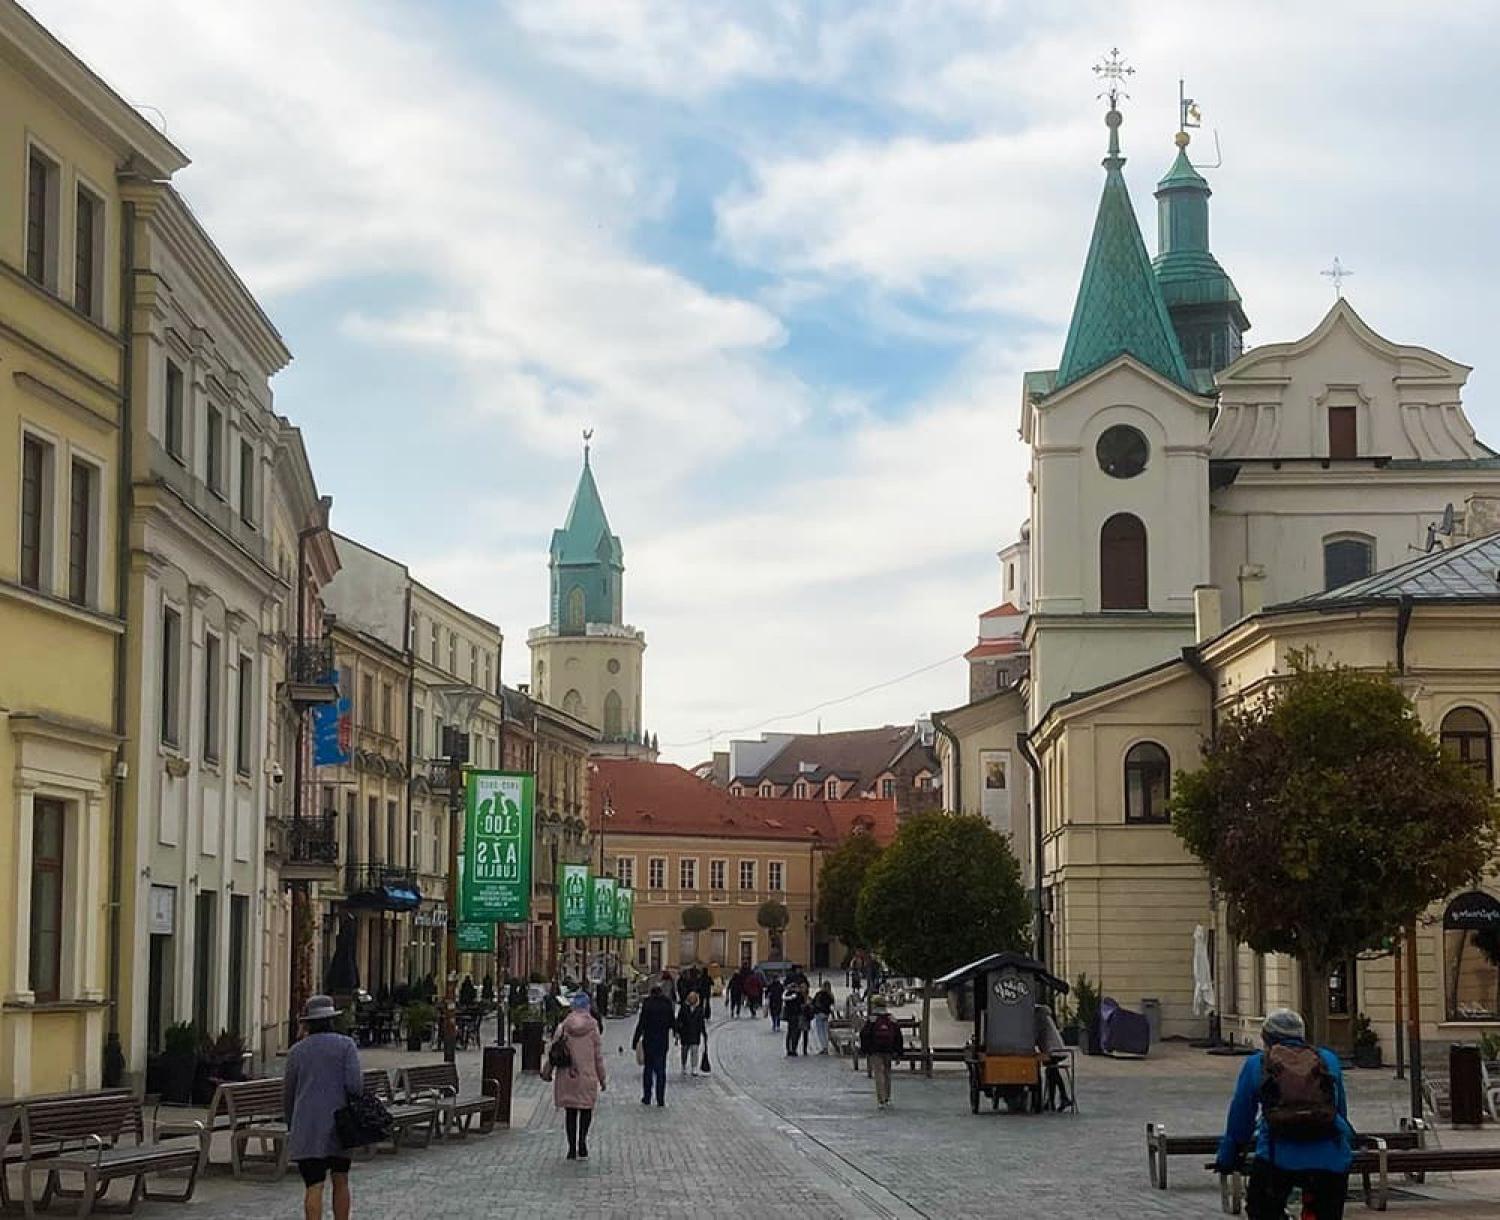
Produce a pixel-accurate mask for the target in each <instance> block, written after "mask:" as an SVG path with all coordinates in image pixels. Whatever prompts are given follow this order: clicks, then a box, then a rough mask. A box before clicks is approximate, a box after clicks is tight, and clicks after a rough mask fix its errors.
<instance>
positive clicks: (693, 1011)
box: [677, 991, 706, 1076]
mask: <svg viewBox="0 0 1500 1220" xmlns="http://www.w3.org/2000/svg"><path fill="white" fill-rule="evenodd" d="M705 1024H706V1020H705V1017H704V1013H703V1003H702V1001H701V1000H699V998H698V993H697V992H696V991H690V992H688V996H687V999H686V1000H684V1001H683V1004H682V1007H681V1008H679V1009H678V1010H677V1041H678V1042H679V1043H680V1044H681V1045H682V1074H683V1075H684V1076H686V1075H687V1074H688V1069H689V1068H691V1069H692V1074H693V1075H694V1076H696V1075H697V1074H698V1047H699V1046H700V1045H702V1043H703V1029H704V1026H705Z"/></svg>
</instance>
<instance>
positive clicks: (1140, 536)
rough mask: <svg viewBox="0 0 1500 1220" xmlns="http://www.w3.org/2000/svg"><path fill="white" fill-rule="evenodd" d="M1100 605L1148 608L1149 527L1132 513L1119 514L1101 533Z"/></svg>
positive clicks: (1112, 608) (1125, 608) (1114, 607)
mask: <svg viewBox="0 0 1500 1220" xmlns="http://www.w3.org/2000/svg"><path fill="white" fill-rule="evenodd" d="M1099 605H1100V607H1101V608H1102V609H1105V610H1144V609H1146V527H1145V526H1144V525H1142V524H1141V519H1140V518H1139V517H1137V516H1135V515H1134V514H1132V513H1116V514H1115V515H1114V516H1113V517H1111V518H1110V519H1109V520H1108V521H1106V522H1105V523H1104V528H1103V529H1101V530H1100V531H1099Z"/></svg>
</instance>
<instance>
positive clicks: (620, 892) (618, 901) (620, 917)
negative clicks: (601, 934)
mask: <svg viewBox="0 0 1500 1220" xmlns="http://www.w3.org/2000/svg"><path fill="white" fill-rule="evenodd" d="M615 935H616V936H617V937H619V938H620V939H621V940H630V939H631V938H632V937H634V936H635V891H634V890H633V889H631V888H630V887H629V886H627V885H622V886H620V887H619V889H617V890H615Z"/></svg>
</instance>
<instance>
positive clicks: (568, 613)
mask: <svg viewBox="0 0 1500 1220" xmlns="http://www.w3.org/2000/svg"><path fill="white" fill-rule="evenodd" d="M583 619H584V599H583V590H582V589H581V588H579V587H578V586H577V585H574V586H573V587H572V588H571V589H569V590H568V604H567V608H566V609H565V611H564V613H563V626H564V627H566V628H567V629H568V630H569V631H582V630H583Z"/></svg>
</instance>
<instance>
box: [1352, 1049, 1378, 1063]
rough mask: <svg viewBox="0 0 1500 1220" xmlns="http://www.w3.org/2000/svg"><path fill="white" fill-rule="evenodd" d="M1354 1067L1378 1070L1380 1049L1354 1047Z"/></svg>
mask: <svg viewBox="0 0 1500 1220" xmlns="http://www.w3.org/2000/svg"><path fill="white" fill-rule="evenodd" d="M1354 1066H1355V1067H1362V1068H1378V1067H1379V1066H1380V1047H1379V1046H1356V1047H1355V1048H1354Z"/></svg>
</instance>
